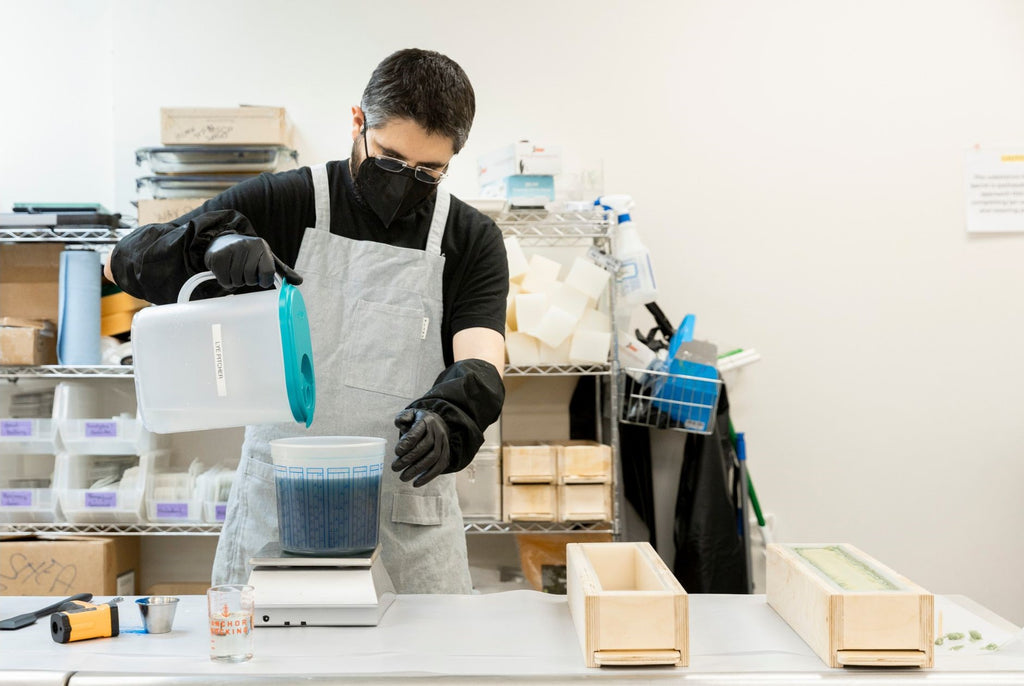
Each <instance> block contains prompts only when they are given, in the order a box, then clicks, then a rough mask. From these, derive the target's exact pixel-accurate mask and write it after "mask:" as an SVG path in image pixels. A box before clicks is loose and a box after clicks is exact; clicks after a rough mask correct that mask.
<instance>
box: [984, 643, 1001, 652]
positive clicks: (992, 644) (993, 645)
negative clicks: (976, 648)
mask: <svg viewBox="0 0 1024 686" xmlns="http://www.w3.org/2000/svg"><path fill="white" fill-rule="evenodd" d="M982 650H999V646H998V645H997V644H995V643H989V644H988V645H987V646H985V647H984V648H982Z"/></svg>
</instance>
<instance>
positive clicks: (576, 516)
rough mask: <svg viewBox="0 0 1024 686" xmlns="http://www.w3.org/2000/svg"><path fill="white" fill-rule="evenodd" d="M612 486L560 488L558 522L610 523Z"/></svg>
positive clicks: (568, 486) (574, 485)
mask: <svg viewBox="0 0 1024 686" xmlns="http://www.w3.org/2000/svg"><path fill="white" fill-rule="evenodd" d="M611 520H612V485H611V484H563V485H559V487H558V521H560V522H610V521H611Z"/></svg>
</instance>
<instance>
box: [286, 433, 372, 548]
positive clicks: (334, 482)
mask: <svg viewBox="0 0 1024 686" xmlns="http://www.w3.org/2000/svg"><path fill="white" fill-rule="evenodd" d="M384 445H385V441H384V439H383V438H366V437H361V436H300V437H297V438H279V439H276V440H273V441H271V442H270V456H271V459H272V460H273V461H274V482H275V484H276V486H277V521H278V528H279V530H280V534H281V549H282V550H284V551H286V552H290V553H297V554H299V555H317V556H343V555H358V554H361V553H368V552H370V551H372V550H373V549H374V548H375V547H377V533H378V531H377V526H378V524H377V517H378V508H379V504H380V480H381V475H382V474H383V471H384Z"/></svg>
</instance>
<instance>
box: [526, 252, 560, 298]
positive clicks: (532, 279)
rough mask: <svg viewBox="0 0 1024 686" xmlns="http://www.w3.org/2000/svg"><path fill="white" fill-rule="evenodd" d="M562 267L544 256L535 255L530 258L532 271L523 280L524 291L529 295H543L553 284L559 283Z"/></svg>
mask: <svg viewBox="0 0 1024 686" xmlns="http://www.w3.org/2000/svg"><path fill="white" fill-rule="evenodd" d="M561 270H562V265H561V264H559V263H558V262H555V261H554V260H549V259H548V258H546V257H544V256H543V255H533V256H532V257H531V258H530V271H528V272H527V273H526V276H525V277H524V278H523V290H524V291H526V292H527V293H543V292H544V291H545V290H547V289H548V288H550V286H551V282H553V281H558V272H560V271H561Z"/></svg>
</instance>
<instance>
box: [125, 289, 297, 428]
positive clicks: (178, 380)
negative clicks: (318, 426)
mask: <svg viewBox="0 0 1024 686" xmlns="http://www.w3.org/2000/svg"><path fill="white" fill-rule="evenodd" d="M214 278H215V277H214V276H213V273H212V272H203V273H201V274H196V275H195V276H193V277H192V278H191V279H189V280H188V281H186V282H185V284H184V285H183V286H182V287H181V291H180V293H179V294H178V302H177V303H173V304H170V305H160V306H155V307H147V308H145V309H143V310H142V311H140V312H139V313H138V314H136V315H135V319H134V321H133V322H132V347H133V355H134V361H135V390H136V393H137V395H138V401H139V415H140V416H141V418H142V421H143V423H144V424H145V426H146V428H147V429H149V430H150V431H152V432H154V433H174V432H178V431H198V430H201V429H220V428H226V427H233V426H244V425H246V424H263V423H278V422H291V421H295V422H299V423H305V425H306V426H307V427H308V426H309V425H310V424H311V423H312V422H313V410H314V409H315V405H316V384H315V380H314V374H313V348H312V344H311V342H310V337H309V322H308V320H307V318H306V305H305V302H304V301H303V299H302V293H300V292H299V289H297V288H295V287H294V286H292V285H291V284H289V283H282V282H281V279H280V277H276V278H275V283H276V284H277V286H278V288H277V290H268V291H261V292H258V293H245V294H242V295H230V296H225V297H222V298H210V299H207V300H197V301H195V302H189V299H190V298H191V297H192V291H193V290H195V287H196V286H197V285H199V284H200V283H202V282H204V281H209V280H211V279H214Z"/></svg>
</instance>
